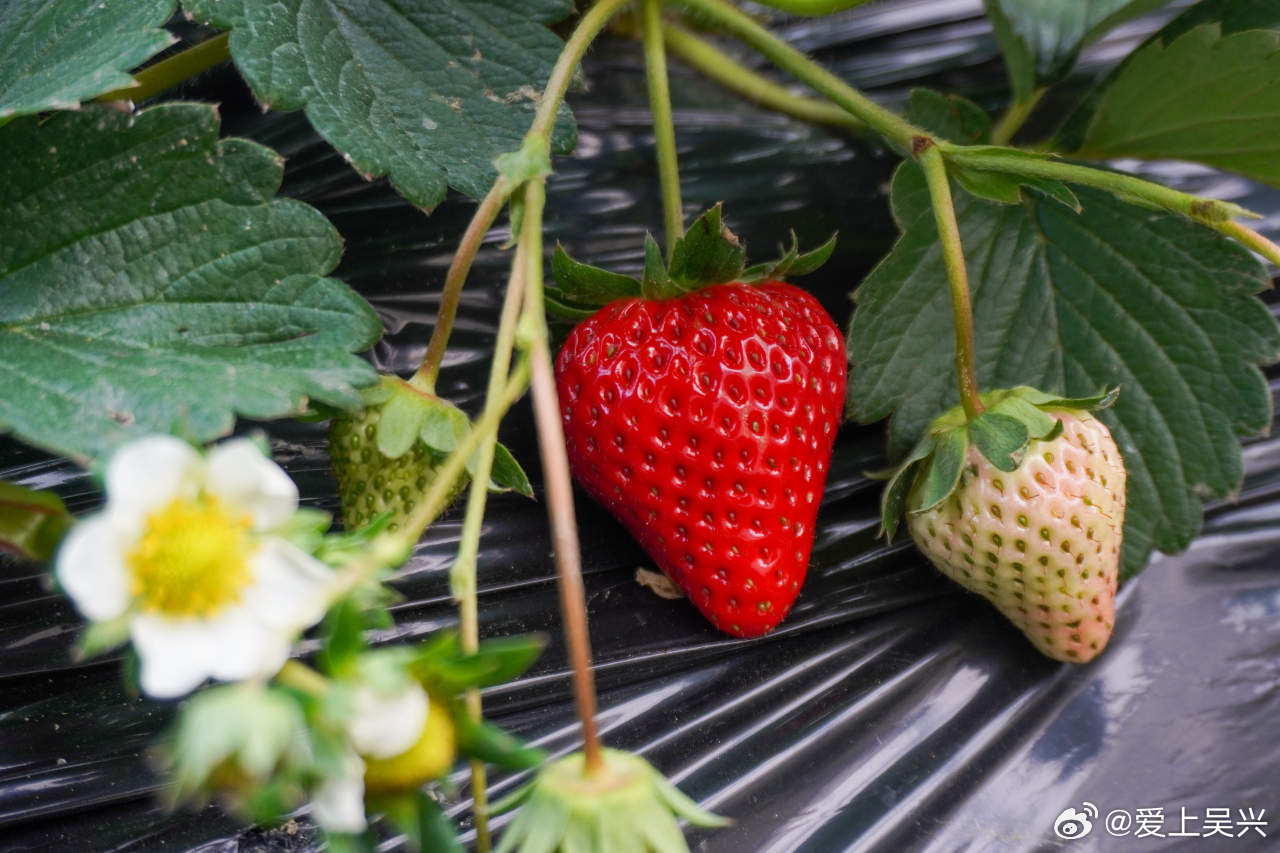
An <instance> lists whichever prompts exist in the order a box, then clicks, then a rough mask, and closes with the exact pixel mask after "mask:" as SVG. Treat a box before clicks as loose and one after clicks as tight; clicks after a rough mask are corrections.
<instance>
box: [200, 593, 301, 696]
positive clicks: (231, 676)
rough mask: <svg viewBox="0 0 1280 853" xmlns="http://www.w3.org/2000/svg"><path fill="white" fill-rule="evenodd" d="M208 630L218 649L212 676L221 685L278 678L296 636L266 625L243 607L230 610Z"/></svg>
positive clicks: (211, 670) (212, 666)
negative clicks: (229, 682) (222, 683)
mask: <svg viewBox="0 0 1280 853" xmlns="http://www.w3.org/2000/svg"><path fill="white" fill-rule="evenodd" d="M206 627H207V630H208V631H209V634H210V637H211V642H212V643H213V648H214V658H213V660H212V662H211V665H210V668H209V674H210V675H212V676H213V677H214V678H217V679H219V680H221V681H243V680H245V679H247V678H268V677H270V676H272V675H275V674H276V673H277V672H279V671H280V667H282V666H284V662H285V661H286V660H288V658H289V649H290V647H291V646H292V645H293V632H291V631H281V630H279V629H273V628H271V627H268V626H267V625H264V624H262V622H261V621H260V620H258V619H256V618H255V617H254V614H253V613H251V612H250V611H249V610H248V609H247V608H245V607H243V606H238V607H234V608H229V609H228V610H227V611H226V612H224V613H221V614H219V615H218V617H217V618H216V619H212V620H210V621H209V622H208V623H207V626H206Z"/></svg>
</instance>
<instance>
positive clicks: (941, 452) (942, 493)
mask: <svg viewBox="0 0 1280 853" xmlns="http://www.w3.org/2000/svg"><path fill="white" fill-rule="evenodd" d="M968 451H969V437H968V436H967V435H966V434H965V431H964V430H962V429H957V430H954V431H952V432H950V433H948V434H947V435H945V436H941V437H939V439H938V442H937V445H936V447H935V448H934V451H933V455H932V456H930V457H929V461H928V462H926V463H925V469H924V478H923V479H922V480H921V481H920V487H919V489H918V490H917V491H916V492H914V493H913V494H912V495H911V500H910V503H909V505H908V507H907V511H908V512H927V511H928V510H931V509H933V508H934V507H935V506H937V505H938V504H940V503H942V502H943V501H944V500H946V499H947V497H948V496H949V495H950V494H951V493H952V492H954V491H955V489H956V484H957V483H959V482H960V472H961V471H963V470H964V462H965V456H966V454H967V453H968Z"/></svg>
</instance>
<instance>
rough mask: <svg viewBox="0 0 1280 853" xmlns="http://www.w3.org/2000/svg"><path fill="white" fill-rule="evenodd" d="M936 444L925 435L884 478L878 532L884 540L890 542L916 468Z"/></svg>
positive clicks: (905, 503)
mask: <svg viewBox="0 0 1280 853" xmlns="http://www.w3.org/2000/svg"><path fill="white" fill-rule="evenodd" d="M936 446H937V439H936V438H934V437H933V436H931V435H926V436H925V437H924V438H922V439H920V441H918V442H916V446H915V447H914V448H912V450H911V452H910V453H908V454H907V458H906V459H904V460H903V461H902V463H901V464H900V465H899V466H898V467H897V468H896V469H894V470H893V471H892V472H891V474H890V476H889V477H887V478H886V479H888V481H889V482H888V483H887V484H885V487H884V491H883V492H882V493H881V495H880V533H881V534H882V535H883V536H884V538H885V540H886V541H888V542H892V541H893V536H894V534H895V533H897V532H898V521H899V520H900V519H901V518H902V512H903V510H904V509H906V506H907V497H908V496H909V495H910V494H911V487H912V486H914V485H915V480H916V477H915V475H916V469H917V468H919V466H920V463H921V462H922V461H924V460H925V459H927V458H929V456H930V455H931V454H932V453H933V451H934V448H935V447H936Z"/></svg>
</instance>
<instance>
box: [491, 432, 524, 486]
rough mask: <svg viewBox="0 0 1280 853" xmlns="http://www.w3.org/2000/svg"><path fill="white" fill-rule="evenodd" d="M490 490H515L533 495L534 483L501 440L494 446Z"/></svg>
mask: <svg viewBox="0 0 1280 853" xmlns="http://www.w3.org/2000/svg"><path fill="white" fill-rule="evenodd" d="M489 491H491V492H515V493H516V494H518V495H523V496H524V497H526V498H531V497H533V484H532V483H530V482H529V475H528V474H526V473H525V472H524V469H523V468H521V467H520V463H519V462H517V461H516V458H515V457H514V456H512V455H511V451H510V450H508V449H507V448H506V447H505V446H503V444H502V443H501V442H497V443H495V444H494V447H493V468H492V470H491V471H490V475H489Z"/></svg>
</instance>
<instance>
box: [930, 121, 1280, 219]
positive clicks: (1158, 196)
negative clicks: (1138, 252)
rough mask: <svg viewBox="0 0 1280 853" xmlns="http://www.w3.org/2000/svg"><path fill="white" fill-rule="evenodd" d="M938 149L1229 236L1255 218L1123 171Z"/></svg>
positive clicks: (956, 160) (1011, 152) (1018, 154)
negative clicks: (1242, 220) (1243, 219)
mask: <svg viewBox="0 0 1280 853" xmlns="http://www.w3.org/2000/svg"><path fill="white" fill-rule="evenodd" d="M939 148H940V149H941V151H942V156H943V157H945V158H946V161H947V162H948V163H949V164H955V165H957V166H964V167H966V168H970V169H982V170H986V171H991V172H1003V173H1006V174H1011V175H1027V176H1029V177H1034V178H1054V179H1057V180H1060V181H1068V182H1071V183H1076V184H1084V185H1085V186H1089V187H1097V188H1098V189H1103V190H1107V191H1108V192H1111V193H1114V194H1116V195H1118V196H1121V197H1126V196H1127V197H1129V198H1133V199H1139V200H1141V201H1144V202H1146V203H1148V204H1151V205H1154V206H1155V207H1159V208H1162V209H1164V210H1168V211H1171V212H1173V213H1180V214H1182V215H1183V216H1186V217H1189V218H1191V219H1194V220H1196V221H1197V222H1202V223H1204V224H1205V225H1208V226H1209V227H1211V228H1215V229H1217V230H1218V231H1222V232H1223V233H1227V234H1229V233H1230V230H1229V229H1226V228H1224V227H1223V226H1224V225H1225V224H1227V223H1228V222H1229V221H1230V220H1231V218H1232V217H1235V216H1250V217H1255V218H1256V214H1253V213H1250V212H1249V211H1248V210H1245V209H1244V208H1242V207H1240V206H1239V205H1236V204H1232V203H1231V202H1229V201H1218V200H1216V199H1210V198H1200V197H1199V196H1194V195H1191V194H1189V193H1184V192H1179V191H1178V190H1174V189H1170V188H1169V187H1166V186H1161V185H1160V184H1157V183H1152V182H1151V181H1147V180H1143V179H1142V178H1137V177H1134V176H1133V175H1126V174H1124V173H1122V172H1108V171H1106V170H1104V169H1095V168H1093V167H1091V166H1080V165H1077V164H1075V163H1067V162H1064V161H1062V160H1053V159H1046V158H1043V157H1033V156H1028V155H1027V154H1026V153H1025V152H1022V151H1018V150H1017V149H1013V148H1009V149H1005V150H1000V149H997V148H992V147H990V146H973V147H970V146H964V145H951V144H949V143H939Z"/></svg>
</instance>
